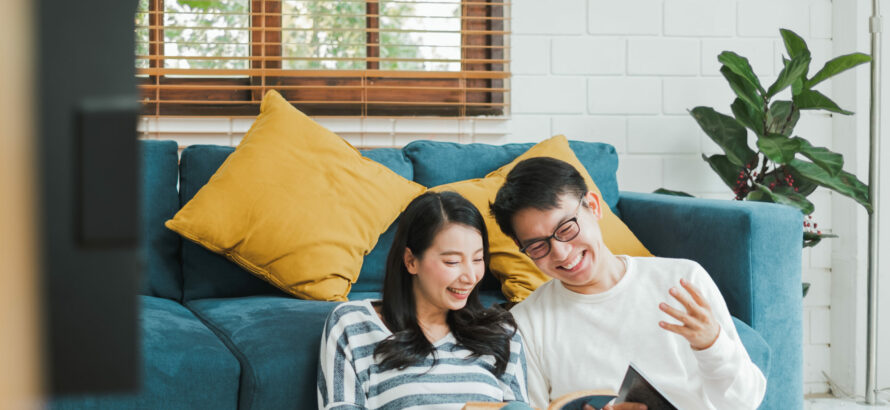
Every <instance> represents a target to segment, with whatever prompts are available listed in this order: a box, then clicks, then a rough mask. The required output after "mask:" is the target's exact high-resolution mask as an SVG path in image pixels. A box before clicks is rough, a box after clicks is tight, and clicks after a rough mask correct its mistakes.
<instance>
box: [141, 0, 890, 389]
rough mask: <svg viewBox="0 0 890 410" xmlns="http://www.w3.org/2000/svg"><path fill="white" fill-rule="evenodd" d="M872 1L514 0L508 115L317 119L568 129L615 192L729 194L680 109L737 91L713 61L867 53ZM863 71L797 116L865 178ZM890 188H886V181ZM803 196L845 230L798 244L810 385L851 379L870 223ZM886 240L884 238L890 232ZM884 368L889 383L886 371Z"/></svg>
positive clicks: (401, 134) (343, 127) (383, 132)
mask: <svg viewBox="0 0 890 410" xmlns="http://www.w3.org/2000/svg"><path fill="white" fill-rule="evenodd" d="M867 5H868V2H867V0H838V1H835V2H834V3H832V2H831V1H830V0H621V1H615V0H587V1H585V0H551V1H547V2H543V1H532V0H517V1H515V2H513V4H512V10H511V15H512V20H511V25H512V33H513V34H512V36H511V38H510V39H509V42H510V45H511V59H512V64H511V71H512V73H513V78H512V81H511V87H512V99H511V101H512V107H511V109H512V113H511V116H510V117H509V118H506V119H504V118H478V119H465V120H453V119H408V118H406V119H377V118H369V119H342V118H341V119H338V118H320V119H319V121H320V122H321V123H322V124H324V125H326V126H327V127H329V128H331V129H332V130H333V131H335V132H338V133H339V134H340V135H342V136H343V137H344V138H346V139H347V140H349V141H350V142H352V143H354V144H356V145H361V146H392V145H403V144H405V143H407V142H408V141H410V140H412V139H417V138H425V139H436V140H443V141H455V142H485V143H494V144H498V143H504V142H528V141H540V140H541V139H544V138H546V137H548V136H550V135H553V134H558V133H562V134H565V135H567V136H568V137H569V138H571V139H578V140H588V141H603V142H608V143H610V144H612V145H614V146H615V147H616V149H617V150H618V152H619V158H620V166H619V171H618V172H619V173H618V179H619V186H620V188H621V189H622V190H631V191H643V192H649V191H652V190H654V189H656V188H659V187H665V188H669V189H676V190H683V191H687V192H690V193H693V194H696V195H698V196H705V197H712V198H722V199H728V198H731V196H732V195H731V193H730V191H729V189H728V188H726V187H725V186H724V185H723V183H722V182H721V181H720V180H719V179H718V178H717V177H716V176H715V174H714V173H713V172H712V171H711V170H710V169H709V167H708V166H707V164H706V163H705V162H704V161H702V159H701V154H702V153H705V154H712V153H717V152H719V148H718V147H717V146H716V145H714V144H713V143H712V142H711V141H710V140H709V139H708V138H707V137H706V136H705V135H704V134H703V133H702V132H701V131H700V130H699V129H698V127H697V125H696V124H695V122H694V121H693V120H692V119H691V117H690V116H689V115H688V114H687V112H686V111H687V110H688V109H691V108H693V107H695V106H698V105H706V106H711V107H714V108H715V109H717V110H718V111H722V112H725V113H728V112H729V104H730V103H731V102H732V99H733V96H732V92H731V90H730V89H729V87H728V86H727V85H726V83H725V82H724V80H723V78H722V77H721V76H720V75H719V72H718V69H719V64H718V63H717V60H716V57H717V54H719V53H720V52H721V51H722V50H732V51H735V52H737V53H738V54H740V55H743V56H746V57H748V59H749V60H750V61H751V64H752V66H753V67H754V70H755V71H756V72H757V73H758V75H760V76H761V77H762V81H763V82H764V83H766V84H770V83H771V82H772V81H773V80H774V79H775V77H776V75H777V74H778V73H779V71H780V70H781V67H782V62H781V54H782V53H783V52H784V47H783V45H782V42H781V38H780V36H779V32H778V29H779V28H780V27H782V28H789V29H792V30H794V31H795V32H797V33H798V34H800V35H801V36H803V37H804V38H805V39H806V40H807V42H808V44H809V46H810V49H811V51H812V52H813V58H814V60H813V63H812V64H811V74H812V73H814V72H815V71H816V70H818V69H819V68H821V66H822V64H823V63H824V62H825V61H826V60H827V59H829V58H831V57H833V56H837V55H839V54H841V53H848V52H852V51H862V52H866V53H867V52H868V51H869V50H868V43H867V25H866V24H865V21H866V20H865V19H863V15H866V17H867V13H868V12H869V10H870V9H867ZM863 27H864V28H863ZM863 30H865V32H866V34H865V35H864V37H863V34H862V32H863ZM833 38H834V41H833ZM863 39H864V40H863ZM867 72H868V69H867V68H866V67H860V68H858V69H857V71H856V73H849V74H845V75H842V76H840V77H839V78H838V80H835V81H833V82H831V83H823V84H822V85H820V89H821V90H822V91H823V92H824V93H826V94H827V95H829V96H831V97H833V98H836V99H837V101H838V103H840V104H841V106H842V107H844V108H847V109H851V110H853V111H856V112H857V113H859V114H858V115H856V116H855V117H853V118H837V117H832V116H829V115H825V114H811V113H806V114H805V115H804V116H803V118H802V119H801V121H800V123H799V125H798V127H797V129H796V135H800V136H802V137H805V138H807V139H809V140H810V141H811V142H813V143H814V144H815V145H819V146H827V147H831V148H833V149H836V150H839V151H841V152H843V153H844V155H845V157H846V161H847V165H846V166H845V169H846V170H848V171H852V172H854V173H857V174H858V175H859V177H860V179H861V180H867V178H868V175H867V151H866V150H867V124H868V122H867V116H868V105H867V102H868V99H867V97H868V92H867V80H868V74H867ZM863 76H865V77H864V80H863ZM863 81H865V83H863ZM888 82H890V76H888ZM839 86H840V88H839ZM832 88H834V89H836V90H837V89H839V90H842V92H839V93H834V92H833V91H834V90H833V89H832ZM835 94H838V95H837V96H836V97H835ZM785 98H787V97H785ZM888 100H890V98H888ZM863 101H864V102H863ZM888 105H890V101H888ZM888 118H890V117H888ZM250 123H251V120H250V119H242V118H236V119H227V118H222V119H207V120H188V119H168V120H163V121H160V122H158V121H156V120H154V119H145V120H144V122H143V123H142V124H141V125H140V129H141V130H143V132H144V137H146V138H168V139H169V138H173V139H177V140H179V141H180V143H181V144H183V145H188V144H192V143H219V144H237V142H238V141H239V139H240V137H241V135H243V133H244V132H245V131H246V130H247V128H248V127H249V126H250ZM887 127H890V125H887ZM863 138H865V139H863ZM862 141H866V142H865V146H864V147H863V142H862ZM752 146H753V142H752ZM888 158H890V156H888ZM888 164H890V163H888ZM885 168H890V165H887V167H885ZM886 179H887V180H888V181H890V177H888V178H886ZM884 192H886V193H888V194H887V195H890V187H888V188H886V189H885V190H884ZM810 199H811V200H813V202H814V203H815V204H816V212H815V214H814V216H815V217H816V219H817V221H818V223H819V227H820V228H821V229H822V230H823V231H829V232H831V231H832V228H833V227H836V228H838V229H835V232H836V233H839V234H840V235H841V238H838V239H829V240H826V241H823V243H822V244H820V245H818V246H817V247H816V248H813V249H807V250H805V251H804V253H803V261H802V264H803V277H804V280H805V281H807V282H811V283H812V287H811V290H810V294H809V296H807V298H806V299H804V318H803V319H804V341H803V342H804V364H805V369H804V370H805V372H804V378H805V392H807V393H823V392H828V391H829V384H828V383H827V381H826V378H825V377H824V376H823V372H824V373H825V374H828V375H830V376H831V377H832V378H833V379H835V381H837V382H838V383H840V384H841V385H842V386H846V387H847V388H848V389H850V390H851V391H854V390H855V389H854V387H855V388H859V387H858V386H854V385H855V384H856V380H857V379H856V378H857V377H859V376H857V375H858V374H862V373H863V372H864V367H862V366H863V364H862V363H864V353H862V349H864V301H863V300H864V299H862V298H864V282H863V277H864V266H865V262H864V259H863V258H864V249H865V245H863V239H862V238H865V237H866V236H865V235H866V234H865V232H866V231H864V230H863V229H866V227H867V225H865V222H863V218H864V212H862V211H861V207H858V205H855V204H854V203H853V202H852V201H851V200H849V199H847V198H845V197H842V196H839V195H832V194H831V193H829V192H827V191H824V190H819V191H817V192H816V193H814V194H813V195H812V196H810ZM885 202H888V203H890V200H887V201H885ZM857 207H858V208H857ZM885 219H890V218H885ZM885 222H886V221H885ZM885 244H888V246H890V239H888V240H887V241H885ZM888 250H890V248H888ZM885 254H888V253H886V252H885ZM887 264H890V260H888V261H887V262H886V263H885V266H890V265H887ZM838 271H840V272H838ZM887 280H890V279H886V280H885V282H886V281H887ZM887 287H888V288H890V286H887ZM860 297H862V298H860ZM887 300H890V299H887ZM857 301H860V302H857ZM884 305H885V306H887V305H890V303H885V304H884ZM885 310H888V309H886V308H885ZM887 316H888V315H885V317H887ZM851 318H857V320H852V319H851ZM860 346H862V347H861V348H860ZM885 355H887V356H890V352H886V353H885ZM884 377H885V381H884V384H888V382H890V380H886V378H890V375H885V376H884ZM860 384H861V383H860ZM860 391H861V389H859V390H857V391H856V392H860ZM860 394H861V392H860Z"/></svg>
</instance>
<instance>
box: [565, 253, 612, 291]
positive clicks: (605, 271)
mask: <svg viewBox="0 0 890 410" xmlns="http://www.w3.org/2000/svg"><path fill="white" fill-rule="evenodd" d="M604 256H605V255H604ZM598 268H599V269H598V272H595V273H594V275H593V280H592V281H591V282H589V283H587V284H584V285H578V286H575V285H570V284H568V283H565V282H563V283H562V285H563V286H564V287H565V288H566V289H568V290H570V291H572V292H575V293H580V294H583V295H593V294H597V293H603V292H605V291H607V290H609V289H612V288H614V287H615V285H617V284H618V282H620V281H621V278H623V277H624V274H625V273H627V263H626V262H625V261H624V259H623V258H619V257H617V256H615V255H612V254H609V255H607V256H606V257H605V259H604V260H603V261H602V265H600V266H598Z"/></svg>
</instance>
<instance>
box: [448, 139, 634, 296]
mask: <svg viewBox="0 0 890 410" xmlns="http://www.w3.org/2000/svg"><path fill="white" fill-rule="evenodd" d="M535 157H552V158H556V159H560V160H563V161H565V162H567V163H569V164H571V165H572V166H574V167H575V169H577V170H578V172H580V173H581V176H583V177H584V181H585V182H586V183H587V188H588V189H590V190H591V191H593V192H595V193H596V194H597V195H598V196H599V197H600V199H601V200H600V204H601V205H603V218H602V219H601V220H600V221H599V224H600V229H601V230H602V233H603V240H604V241H605V243H606V246H608V247H609V250H611V251H612V252H613V253H615V254H617V255H631V256H652V254H651V253H650V252H649V250H647V249H646V247H645V246H643V244H642V243H640V241H639V239H637V237H636V236H634V234H633V232H631V231H630V229H628V227H627V226H626V225H625V224H624V222H621V220H620V219H618V217H617V216H615V214H614V213H613V212H612V210H611V209H609V206H608V205H607V204H606V202H605V201H604V200H602V194H600V191H599V188H598V187H597V186H596V184H595V183H594V182H593V179H592V178H591V177H590V175H589V174H588V173H587V169H586V168H584V166H583V165H582V164H581V161H579V160H578V157H576V156H575V152H574V151H572V149H571V148H570V147H569V142H568V140H567V139H566V137H564V136H562V135H557V136H555V137H553V138H550V139H548V140H545V141H542V142H540V143H538V144H537V145H535V146H533V147H531V148H530V149H529V150H528V151H526V152H525V153H524V154H522V155H520V156H519V157H517V158H516V159H514V160H513V162H510V163H509V164H507V165H504V166H503V167H501V168H499V169H497V170H495V171H492V172H491V173H489V174H488V175H487V176H486V177H485V178H477V179H470V180H466V181H458V182H453V183H450V184H445V185H440V186H437V187H435V188H432V190H434V191H455V192H457V193H459V194H461V195H463V196H464V197H465V198H467V199H468V200H469V201H470V202H472V203H473V205H476V207H477V208H479V211H480V212H482V216H483V217H484V218H485V227H486V228H488V246H489V249H490V252H491V264H490V265H491V271H492V273H494V275H495V276H496V277H497V278H498V280H499V281H500V282H501V291H502V292H503V293H504V296H505V297H506V298H507V300H509V301H510V302H521V301H522V300H523V299H525V298H526V297H527V296H528V295H529V294H530V293H531V292H533V291H534V290H535V289H537V288H538V286H540V285H542V284H543V283H544V282H547V281H548V280H550V277H548V276H547V275H545V274H544V273H543V272H541V271H540V270H539V269H538V267H537V266H535V263H534V262H533V261H532V260H531V259H530V258H529V257H528V256H526V255H525V254H524V253H522V252H519V248H517V247H516V243H514V242H513V240H512V239H510V237H508V236H507V235H506V234H504V233H503V232H502V231H501V229H500V227H498V224H497V222H496V221H495V220H494V218H493V217H492V216H491V209H490V207H489V203H491V202H494V198H495V195H497V191H498V189H500V187H501V185H503V184H504V180H505V179H506V176H507V174H508V173H509V172H510V170H512V169H513V167H514V166H516V164H517V163H519V162H520V161H522V160H525V159H528V158H535Z"/></svg>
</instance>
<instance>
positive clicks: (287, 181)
mask: <svg viewBox="0 0 890 410" xmlns="http://www.w3.org/2000/svg"><path fill="white" fill-rule="evenodd" d="M424 190H425V188H424V187H423V186H421V185H419V184H417V183H415V182H413V181H410V180H408V179H406V178H403V177H401V176H400V175H398V174H396V173H395V172H393V171H391V170H390V169H389V168H387V167H385V166H383V165H380V164H379V163H377V162H375V161H372V160H370V159H368V158H365V157H363V156H362V155H361V154H360V153H359V151H358V150H356V149H355V148H353V147H352V146H351V145H349V143H347V142H346V141H345V140H343V139H342V138H340V137H339V136H337V135H336V134H334V133H333V132H331V131H329V130H328V129H326V128H324V127H322V126H321V125H319V124H318V123H316V122H315V121H313V120H312V119H311V118H309V117H308V116H306V115H305V114H303V113H302V112H300V111H299V110H297V109H296V108H294V106H293V105H291V104H290V103H289V102H288V101H287V100H285V99H284V98H283V97H282V96H281V95H280V94H278V93H277V92H276V91H274V90H272V91H269V92H267V93H266V95H265V97H264V98H263V101H262V104H261V106H260V115H259V116H258V117H257V119H256V121H254V123H253V125H252V126H251V127H250V130H248V131H247V134H246V135H245V136H244V139H243V140H241V143H239V144H238V147H237V148H236V149H235V152H233V153H232V154H231V155H229V157H228V158H226V161H225V162H224V163H223V165H222V166H220V168H219V169H218V170H217V171H216V173H215V174H213V177H211V179H210V181H209V182H208V183H207V184H206V185H204V186H203V187H201V189H200V190H199V191H198V193H197V194H195V196H194V198H192V200H191V201H189V202H188V203H187V204H185V206H183V207H182V209H180V210H179V212H177V213H176V216H174V218H173V219H171V220H168V221H167V222H166V224H165V225H166V226H167V227H168V228H170V229H172V230H174V231H176V232H178V233H179V234H180V235H182V236H183V237H185V238H187V239H189V240H191V241H193V242H196V243H199V244H201V246H203V247H205V248H207V249H209V250H211V251H213V252H216V253H219V254H223V255H225V256H226V258H228V259H230V260H232V261H234V262H235V263H237V264H238V265H240V266H241V267H243V268H245V269H246V270H248V271H250V272H251V273H252V274H254V275H256V276H258V277H259V278H261V279H263V280H265V281H267V282H269V283H271V284H273V285H275V286H276V287H277V288H279V289H281V290H283V291H285V292H287V293H289V294H291V295H294V296H297V297H300V298H305V299H317V300H338V301H345V300H346V295H347V294H348V293H349V290H350V288H351V287H352V284H353V283H355V281H356V279H357V278H358V275H359V272H360V270H361V265H362V260H363V258H364V256H365V255H366V254H368V253H369V252H370V251H371V250H372V249H373V248H374V246H375V245H376V243H377V239H378V238H379V237H380V235H381V234H383V233H384V232H385V231H386V229H387V228H388V227H389V226H390V225H391V224H392V223H393V222H394V221H395V219H396V218H397V217H398V215H399V213H400V212H401V211H402V210H403V209H404V207H405V206H406V205H407V204H408V202H409V201H410V200H411V199H413V198H414V197H415V196H417V195H419V194H421V193H422V192H423V191H424Z"/></svg>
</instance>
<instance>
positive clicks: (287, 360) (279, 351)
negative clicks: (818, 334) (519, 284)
mask: <svg viewBox="0 0 890 410" xmlns="http://www.w3.org/2000/svg"><path fill="white" fill-rule="evenodd" d="M570 145H571V147H572V149H573V150H574V151H575V153H576V154H577V156H578V157H579V159H581V161H582V163H584V165H585V167H587V170H588V171H589V172H590V174H591V176H592V177H593V178H594V180H595V181H596V182H597V185H598V186H599V188H600V190H601V191H602V194H603V198H604V200H605V202H606V203H607V204H608V205H609V206H610V207H611V208H612V209H613V210H614V211H615V213H616V214H618V216H619V217H621V218H622V220H624V222H625V223H626V224H627V225H628V226H629V227H630V228H631V230H633V231H634V232H635V233H636V235H637V236H638V237H639V238H640V240H641V241H642V242H643V243H644V244H645V245H646V246H647V247H648V248H649V249H650V250H651V251H652V252H653V253H654V254H655V255H659V256H669V257H683V258H689V259H693V260H696V261H698V262H699V263H700V264H701V265H702V266H704V267H705V268H706V269H707V270H708V272H710V273H711V275H712V276H713V278H714V280H715V282H716V283H717V285H718V286H719V287H720V290H721V291H722V292H723V295H724V297H725V299H726V301H727V303H728V305H729V309H730V312H731V313H732V314H733V316H734V317H735V318H736V322H735V323H736V326H737V328H738V330H739V333H740V335H741V337H742V341H743V342H744V344H745V346H746V348H747V349H748V352H749V354H750V356H751V357H752V359H753V360H754V362H755V363H756V364H757V365H758V366H759V367H760V368H761V369H762V370H763V372H764V374H765V375H766V376H767V379H768V388H767V395H766V399H765V400H764V402H763V404H762V405H761V408H765V409H788V408H802V405H803V380H802V371H803V364H802V347H801V340H802V337H801V332H802V330H801V291H800V289H801V287H800V283H801V282H800V270H801V265H800V262H801V235H802V232H801V229H802V217H801V214H800V213H799V212H798V211H796V210H794V209H791V208H788V207H785V206H780V205H774V204H764V203H751V202H738V201H717V200H705V199H690V198H679V197H671V196H662V195H654V194H642V193H630V192H619V190H618V184H617V180H616V177H615V173H616V171H617V169H618V156H617V154H616V153H615V150H614V148H613V147H612V146H610V145H607V144H599V143H585V142H577V141H572V142H571V144H570ZM530 146H531V144H506V145H499V146H494V145H484V144H467V145H460V144H453V143H442V142H431V141H416V142H412V143H410V144H408V145H407V146H405V147H404V148H403V149H394V148H383V149H375V150H369V151H364V152H363V154H364V155H365V156H367V157H368V158H371V159H373V160H375V161H378V162H380V163H381V164H383V165H386V166H387V167H389V168H390V169H392V170H393V171H395V172H397V173H398V174H400V175H402V176H403V177H405V178H407V179H411V180H414V181H417V182H418V183H420V184H422V185H425V186H436V185H440V184H444V183H448V182H453V181H459V180H464V179H469V178H477V177H482V176H484V175H485V174H486V173H488V172H490V171H492V170H494V169H496V168H498V167H500V166H502V165H504V164H506V163H508V162H510V161H511V160H512V159H513V158H515V157H516V156H518V155H520V154H521V153H523V152H524V151H525V150H527V149H528V148H529V147H530ZM141 150H142V158H143V164H142V165H143V170H144V171H143V174H142V175H143V176H142V183H143V185H142V190H143V202H142V216H143V219H142V232H143V245H142V246H143V250H144V252H143V254H144V273H143V277H142V290H141V293H140V295H139V296H138V298H139V300H140V303H141V314H140V324H139V325H140V329H141V346H140V349H141V352H142V389H141V390H140V391H138V392H135V393H131V394H116V395H102V396H76V397H55V398H52V399H51V401H50V403H49V404H50V408H56V409H217V410H223V409H288V408H290V409H310V408H315V407H316V406H317V404H316V391H315V386H316V383H315V380H316V374H317V371H318V368H317V361H318V351H319V341H320V337H321V331H322V325H323V323H324V320H325V318H326V316H327V315H328V313H329V312H330V311H331V310H332V309H333V308H334V306H335V305H336V303H335V302H320V301H310V300H300V299H295V298H293V297H291V296H288V295H286V294H284V293H282V292H281V291H279V290H277V289H276V288H274V287H272V286H271V285H269V284H267V283H266V282H264V281H262V280H259V279H257V278H256V277H254V276H253V275H251V274H250V273H248V272H246V271H244V270H242V269H241V268H240V267H238V266H237V265H235V264H234V263H232V262H230V261H228V260H226V259H225V258H223V257H221V256H219V255H216V254H214V253H211V252H209V251H207V250H205V249H204V248H202V247H200V246H198V245H195V244H193V243H192V242H190V241H187V240H182V239H181V238H180V237H179V236H178V235H177V234H175V233H173V232H171V231H169V230H167V229H166V228H165V227H164V226H163V223H164V221H165V220H167V219H169V218H171V217H172V216H173V215H174V214H175V213H176V211H177V210H178V209H179V208H180V207H181V206H182V205H183V204H185V203H186V202H188V201H189V199H191V198H192V197H193V196H194V195H195V193H196V192H197V191H198V190H199V189H200V188H201V186H202V185H204V184H205V183H206V182H207V181H208V180H209V178H210V177H211V175H213V173H214V172H215V171H216V169H217V168H218V167H219V166H220V164H222V162H223V161H224V160H225V159H226V157H227V156H228V155H229V154H230V153H231V152H232V151H233V148H230V147H222V146H211V145H197V146H191V147H188V148H186V149H185V150H184V151H183V152H182V154H181V159H180V157H179V156H178V155H177V145H176V143H175V142H172V141H153V140H148V141H143V142H142V143H141ZM397 223H398V221H396V223H394V224H393V226H391V227H390V228H389V230H387V231H386V232H385V233H383V234H382V235H381V236H380V239H379V241H378V243H377V246H376V247H375V248H374V249H373V251H372V252H371V253H370V254H368V255H367V256H366V257H365V259H364V263H363V266H362V268H361V274H360V275H359V279H358V282H357V283H356V284H355V285H354V286H353V288H352V291H351V293H350V295H349V296H350V299H364V298H379V297H380V290H381V284H382V280H383V266H384V259H385V258H386V254H387V252H388V249H389V246H390V242H391V241H392V236H393V234H394V231H395V226H396V224H397ZM481 286H482V289H483V292H482V294H483V300H484V302H485V303H488V304H491V303H497V302H503V301H504V298H503V296H502V295H501V292H500V290H499V286H498V284H497V283H496V281H495V280H493V279H492V278H486V279H485V280H484V281H483V283H482V284H481Z"/></svg>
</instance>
